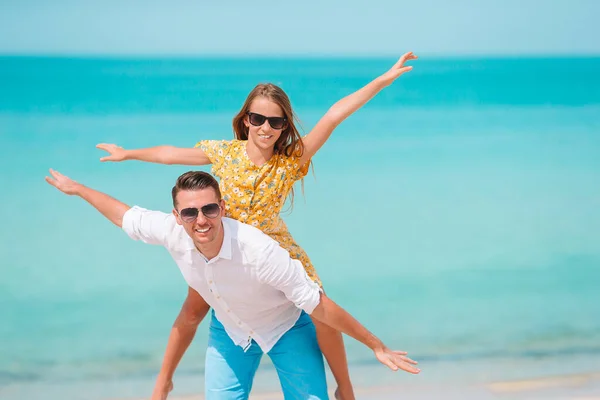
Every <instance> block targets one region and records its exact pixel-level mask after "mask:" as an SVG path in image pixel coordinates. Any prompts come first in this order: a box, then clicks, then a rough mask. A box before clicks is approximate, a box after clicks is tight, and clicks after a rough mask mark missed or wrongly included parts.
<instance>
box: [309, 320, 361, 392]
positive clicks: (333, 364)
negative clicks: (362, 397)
mask: <svg viewBox="0 0 600 400" xmlns="http://www.w3.org/2000/svg"><path fill="white" fill-rule="evenodd" d="M312 320H313V323H314V324H315V328H316V330H317V341H318V342H319V347H320V348H321V351H322V352H323V355H324V356H325V359H326V360H327V364H329V368H331V373H332V374H333V377H334V378H335V381H336V383H337V385H338V388H337V390H336V391H335V397H336V399H339V400H354V390H353V389H352V382H351V381H350V372H349V371H348V360H347V359H346V349H345V347H344V339H343V338H342V334H341V332H339V331H336V330H335V329H333V328H331V327H330V326H328V325H325V324H324V323H322V322H320V321H317V320H316V319H314V318H313V319H312Z"/></svg>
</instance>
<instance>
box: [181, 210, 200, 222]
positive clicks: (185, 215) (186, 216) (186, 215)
mask: <svg viewBox="0 0 600 400" xmlns="http://www.w3.org/2000/svg"><path fill="white" fill-rule="evenodd" d="M179 215H181V219H182V220H184V221H185V222H191V221H194V220H195V219H196V218H198V209H197V208H184V209H183V210H181V212H180V213H179Z"/></svg>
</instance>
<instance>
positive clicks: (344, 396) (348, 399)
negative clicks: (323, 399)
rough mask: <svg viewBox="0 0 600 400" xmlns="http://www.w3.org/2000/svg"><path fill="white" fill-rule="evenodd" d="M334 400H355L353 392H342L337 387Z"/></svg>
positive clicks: (350, 390)
mask: <svg viewBox="0 0 600 400" xmlns="http://www.w3.org/2000/svg"><path fill="white" fill-rule="evenodd" d="M334 397H335V400H355V398H354V391H353V390H352V388H350V389H348V390H346V391H342V390H341V389H340V388H339V387H338V388H337V389H335V393H334Z"/></svg>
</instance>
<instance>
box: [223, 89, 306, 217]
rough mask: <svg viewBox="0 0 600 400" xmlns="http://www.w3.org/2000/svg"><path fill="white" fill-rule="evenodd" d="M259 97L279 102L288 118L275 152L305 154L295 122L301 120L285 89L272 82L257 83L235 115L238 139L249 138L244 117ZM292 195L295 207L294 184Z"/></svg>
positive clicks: (234, 127) (234, 120)
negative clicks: (295, 112)
mask: <svg viewBox="0 0 600 400" xmlns="http://www.w3.org/2000/svg"><path fill="white" fill-rule="evenodd" d="M257 97H264V98H266V99H269V100H270V101H272V102H273V103H275V104H277V105H278V106H279V107H280V108H281V110H282V111H283V115H284V117H285V118H286V119H287V125H286V127H285V128H284V129H283V131H282V132H281V136H279V139H277V141H276V142H275V146H274V152H275V153H278V154H283V155H285V156H286V157H291V156H292V155H295V156H296V157H301V156H302V154H304V142H302V137H301V136H300V132H299V131H298V128H296V124H295V122H297V123H298V124H300V121H299V120H298V118H297V117H296V114H294V111H293V110H292V103H291V102H290V98H289V97H288V95H287V94H285V92H284V91H283V89H281V88H280V87H279V86H277V85H273V84H272V83H260V84H258V85H256V86H255V87H254V89H252V91H251V92H250V94H249V95H248V97H247V98H246V101H245V102H244V105H243V106H242V109H241V110H240V111H239V112H238V113H237V115H236V116H235V117H233V132H234V133H235V138H236V139H238V140H248V127H247V126H246V125H245V124H244V119H245V118H246V114H247V113H248V111H250V104H252V102H253V101H254V99H256V98H257ZM310 163H311V165H312V161H310ZM302 193H304V178H303V179H302ZM290 197H291V201H292V207H293V204H294V187H293V186H292V189H291V191H290Z"/></svg>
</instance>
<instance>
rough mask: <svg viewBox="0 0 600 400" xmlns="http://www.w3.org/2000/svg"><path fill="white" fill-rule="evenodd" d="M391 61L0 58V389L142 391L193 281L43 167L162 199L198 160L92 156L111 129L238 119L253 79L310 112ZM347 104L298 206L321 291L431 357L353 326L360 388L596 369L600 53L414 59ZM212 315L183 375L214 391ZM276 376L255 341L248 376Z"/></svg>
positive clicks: (215, 132) (161, 128)
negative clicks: (407, 363)
mask: <svg viewBox="0 0 600 400" xmlns="http://www.w3.org/2000/svg"><path fill="white" fill-rule="evenodd" d="M394 61H395V60H394V59H392V58H387V59H383V58H382V59H344V58H333V59H309V58H288V59H264V58H261V59H244V58H231V59H227V58H207V59H104V58H44V57H39V58H38V57H0V170H1V171H2V172H1V175H0V188H1V191H0V199H1V205H2V207H0V221H2V225H1V227H0V239H1V241H0V274H1V278H0V398H2V399H3V400H16V399H19V400H21V399H27V400H37V399H74V400H77V399H107V398H124V397H143V396H146V397H148V396H149V394H150V393H151V390H152V386H153V380H154V375H155V374H156V372H157V371H158V369H159V367H160V361H161V357H162V353H163V350H164V346H165V344H166V339H167V336H168V334H169V331H170V327H171V324H172V322H173V320H174V319H175V316H176V315H177V312H178V311H179V307H180V305H181V303H182V301H183V299H184V296H185V293H186V292H185V287H186V286H185V283H184V281H183V279H182V277H181V276H180V274H179V272H178V270H177V268H176V266H175V265H174V263H173V262H172V261H171V259H170V258H169V256H168V254H167V253H166V251H164V250H163V249H161V248H158V247H152V246H148V245H144V244H141V243H135V242H132V241H131V240H129V239H128V238H127V236H126V235H125V234H124V233H122V232H120V231H119V230H118V229H117V228H115V227H114V226H112V225H111V224H109V223H108V222H106V221H104V220H103V218H102V217H101V216H99V215H98V214H97V212H96V211H95V210H93V209H92V208H91V207H90V206H88V205H87V204H85V203H84V202H83V201H81V200H80V199H77V198H71V197H67V196H65V195H62V194H60V193H59V192H57V191H56V190H55V189H54V188H52V187H50V186H49V185H47V184H46V183H45V182H44V176H45V175H46V174H47V170H48V168H54V169H57V170H58V171H61V172H62V173H64V174H66V175H68V176H71V177H72V178H74V179H76V180H79V181H81V182H83V183H85V184H87V185H89V186H92V187H94V188H97V189H99V190H102V191H105V192H107V193H109V194H111V195H113V196H115V197H117V198H119V199H121V200H123V201H125V202H127V203H129V204H131V205H133V204H139V205H141V206H144V207H147V208H156V209H161V210H165V211H169V210H170V188H171V186H172V184H173V183H174V181H175V178H176V177H177V176H178V175H179V174H180V173H182V172H185V171H187V170H188V169H189V167H181V166H162V165H151V164H144V163H139V162H124V163H116V164H102V163H100V162H99V161H98V159H99V157H100V156H101V155H102V153H101V152H100V151H99V150H97V149H95V147H94V146H95V145H96V144H97V143H100V142H108V143H117V144H119V145H122V146H124V147H126V148H127V147H129V148H133V147H144V146H152V145H159V144H173V145H179V146H193V145H194V144H195V143H196V142H197V141H198V140H200V139H205V138H215V139H217V138H219V139H227V138H231V137H232V130H231V118H232V117H233V115H234V114H235V112H236V111H237V110H238V109H239V107H241V105H242V103H243V101H244V99H245V97H246V95H247V93H248V92H249V91H250V90H251V89H252V87H253V86H254V85H255V84H257V83H259V82H274V83H276V84H279V85H281V86H282V87H283V88H284V89H285V90H286V91H287V92H288V94H289V95H290V97H291V99H292V103H293V105H294V107H295V110H296V112H297V114H298V115H299V117H300V119H301V121H302V125H303V126H304V130H305V132H307V131H308V130H309V129H310V127H312V126H313V125H314V124H315V122H316V121H317V120H318V118H319V117H320V116H321V115H322V114H323V113H325V112H326V111H327V109H328V107H329V106H330V105H331V104H333V103H334V102H335V101H336V100H338V99H339V98H341V97H342V96H344V95H346V94H349V93H350V92H352V91H354V90H357V89H358V88H360V87H361V86H362V85H364V84H366V83H367V82H368V81H369V80H370V79H371V78H374V77H375V76H376V75H377V74H379V73H382V72H384V71H385V70H386V69H387V68H389V67H390V66H391V65H392V64H393V63H394ZM413 65H414V67H415V68H414V70H413V71H412V72H410V73H409V74H406V75H404V76H403V77H401V78H400V79H399V80H398V81H397V82H396V83H395V84H394V85H393V86H391V87H389V88H387V89H386V90H385V91H383V92H382V93H381V94H380V95H379V96H378V97H377V98H375V99H374V100H373V101H372V102H371V103H369V104H368V105H367V106H365V107H364V108H363V109H361V110H360V111H359V112H357V113H356V114H355V115H353V116H352V117H350V118H349V119H348V120H347V121H346V122H344V123H343V124H342V125H341V126H340V127H339V128H338V129H337V130H336V131H335V132H334V134H333V136H332V138H331V139H330V141H329V142H328V143H327V144H326V145H325V146H324V148H323V149H322V150H321V152H320V153H319V154H318V155H317V156H316V157H315V159H314V174H310V175H309V176H308V177H307V178H306V180H305V185H304V195H302V191H301V188H300V187H299V186H298V187H297V189H296V194H297V195H296V200H295V203H294V207H293V210H290V211H289V212H288V213H287V214H286V216H285V219H286V221H287V222H288V225H289V227H290V229H291V231H292V233H293V234H294V236H295V237H296V239H297V240H298V242H299V243H300V244H301V245H302V246H303V247H304V248H305V249H306V250H307V252H308V254H309V255H310V256H311V258H312V260H313V262H314V264H315V265H316V268H317V270H318V271H319V273H320V275H321V277H322V279H323V282H324V284H325V287H326V290H327V292H328V294H329V295H330V296H331V297H332V298H334V299H335V300H337V302H338V303H340V304H341V305H342V306H343V307H345V308H346V309H347V310H349V311H350V312H351V313H352V314H353V315H355V316H356V317H357V318H358V319H359V320H360V321H362V322H363V323H364V324H365V325H366V326H367V327H369V328H370V329H371V330H372V331H374V332H375V333H376V334H377V335H378V336H380V337H381V338H382V339H383V340H384V341H385V342H386V343H387V344H388V345H389V346H390V347H396V348H399V349H405V350H408V351H409V352H410V354H411V355H412V356H413V358H415V359H417V360H419V361H420V362H421V369H422V371H423V372H422V373H421V375H419V376H418V377H413V376H409V375H408V374H401V373H398V374H392V373H388V372H387V371H386V370H385V369H384V367H383V366H380V365H377V364H376V361H375V360H374V358H373V357H372V355H371V353H370V352H369V350H368V349H366V348H364V347H363V346H362V345H360V344H358V343H357V342H355V341H353V340H352V339H348V340H347V341H346V343H347V347H348V355H349V360H350V367H351V372H352V374H353V377H354V379H355V381H356V383H357V386H369V385H377V384H393V385H400V386H402V385H403V384H407V385H408V384H413V383H414V382H421V383H423V384H429V383H432V384H433V383H435V382H437V383H439V382H444V381H447V380H453V381H454V382H457V381H459V382H463V381H464V382H466V383H469V384H470V383H472V382H483V381H494V380H503V379H525V378H531V377H536V376H546V375H562V374H570V373H581V372H594V371H599V370H600V75H599V74H598V71H600V58H568V59H567V58H564V59H563V58H493V59H483V58H481V59H480V58H447V59H441V58H440V59H427V58H426V57H425V58H422V59H420V60H418V61H417V62H414V63H413ZM206 337H207V325H206V324H203V325H202V326H201V327H200V328H199V331H198V335H197V337H196V340H195V342H194V344H193V346H192V348H191V349H190V350H189V351H188V353H187V355H186V357H185V358H184V360H183V362H182V364H181V366H180V368H179V370H178V374H177V375H176V380H175V385H176V393H179V394H185V393H198V392H201V391H202V387H203V385H202V381H203V379H202V371H203V354H204V348H205V346H206ZM276 388H277V383H276V381H275V380H274V379H273V370H272V368H271V367H270V365H269V364H268V362H266V363H265V364H264V365H262V366H261V373H260V374H259V375H258V376H257V380H256V390H257V391H260V390H272V389H276Z"/></svg>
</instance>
